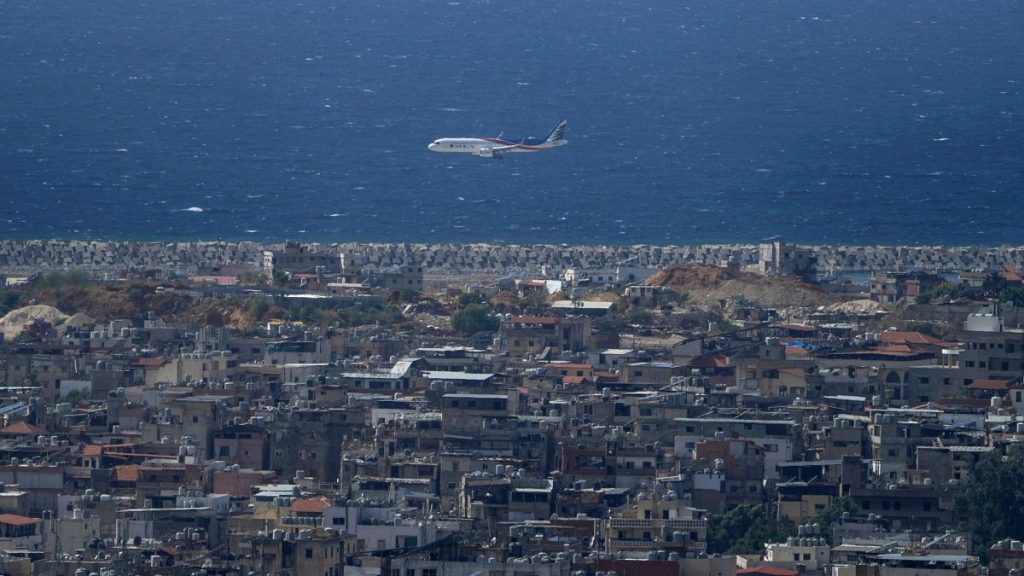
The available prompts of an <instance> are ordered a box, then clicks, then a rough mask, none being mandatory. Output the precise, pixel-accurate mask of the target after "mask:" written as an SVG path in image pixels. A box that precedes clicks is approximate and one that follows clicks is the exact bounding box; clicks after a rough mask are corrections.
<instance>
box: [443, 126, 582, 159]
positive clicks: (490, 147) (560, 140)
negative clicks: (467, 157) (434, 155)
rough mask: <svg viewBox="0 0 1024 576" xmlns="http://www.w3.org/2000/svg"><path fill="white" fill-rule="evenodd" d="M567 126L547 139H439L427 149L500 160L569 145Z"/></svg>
mask: <svg viewBox="0 0 1024 576" xmlns="http://www.w3.org/2000/svg"><path fill="white" fill-rule="evenodd" d="M565 124H566V123H565V120H563V121H561V122H560V123H559V124H558V126H555V128H554V130H552V131H551V132H550V133H549V134H548V137H547V138H521V139H517V138H509V139H505V138H501V137H498V138H438V139H437V140H434V141H433V142H431V143H430V144H428V145H427V149H428V150H431V151H433V152H444V153H454V154H459V153H461V154H473V155H476V156H482V157H484V158H500V157H502V156H503V155H505V154H508V153H511V152H540V151H541V150H550V149H551V148H557V147H558V146H562V145H564V144H568V143H569V141H568V140H566V139H565Z"/></svg>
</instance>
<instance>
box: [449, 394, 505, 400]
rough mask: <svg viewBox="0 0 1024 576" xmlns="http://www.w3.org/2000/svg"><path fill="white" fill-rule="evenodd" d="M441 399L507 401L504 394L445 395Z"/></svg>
mask: <svg viewBox="0 0 1024 576" xmlns="http://www.w3.org/2000/svg"><path fill="white" fill-rule="evenodd" d="M442 398H480V399H483V400H508V396H505V395H504V394H458V393H452V394H445V395H444V396H442Z"/></svg>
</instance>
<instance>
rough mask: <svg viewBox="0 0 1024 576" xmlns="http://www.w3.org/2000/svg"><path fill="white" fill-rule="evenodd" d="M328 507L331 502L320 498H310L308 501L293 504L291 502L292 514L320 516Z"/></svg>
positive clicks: (298, 501) (297, 501)
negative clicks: (303, 513)
mask: <svg viewBox="0 0 1024 576" xmlns="http://www.w3.org/2000/svg"><path fill="white" fill-rule="evenodd" d="M330 505H331V501H330V500H328V499H327V498H324V497H322V496H321V497H320V498H310V499H308V500H296V501H295V502H292V512H307V513H313V514H322V513H323V511H324V510H325V509H327V507H329V506H330Z"/></svg>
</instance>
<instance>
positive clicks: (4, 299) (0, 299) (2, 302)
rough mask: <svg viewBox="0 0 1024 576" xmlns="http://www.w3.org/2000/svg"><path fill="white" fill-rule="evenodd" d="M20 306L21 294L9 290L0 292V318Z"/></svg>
mask: <svg viewBox="0 0 1024 576" xmlns="http://www.w3.org/2000/svg"><path fill="white" fill-rule="evenodd" d="M20 305H21V294H19V293H17V292H12V291H10V290H3V291H0V316H3V315H4V314H7V313H8V312H10V311H11V310H14V309H15V308H17V307H18V306H20Z"/></svg>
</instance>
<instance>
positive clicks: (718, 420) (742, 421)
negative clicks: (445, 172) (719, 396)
mask: <svg viewBox="0 0 1024 576" xmlns="http://www.w3.org/2000/svg"><path fill="white" fill-rule="evenodd" d="M673 420H675V421H676V422H710V423H720V424H721V423H725V422H730V423H738V424H789V425H791V426H792V425H794V424H796V421H795V420H756V419H751V420H745V419H742V418H673Z"/></svg>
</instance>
